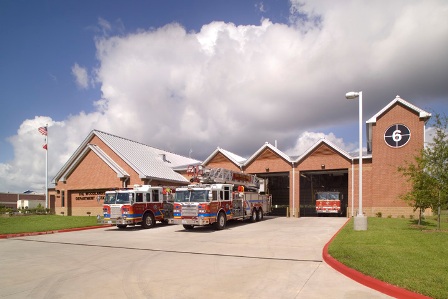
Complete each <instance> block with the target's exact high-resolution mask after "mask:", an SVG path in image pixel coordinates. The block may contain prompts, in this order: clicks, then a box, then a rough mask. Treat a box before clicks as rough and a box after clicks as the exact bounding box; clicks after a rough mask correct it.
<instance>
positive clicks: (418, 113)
mask: <svg viewBox="0 0 448 299" xmlns="http://www.w3.org/2000/svg"><path fill="white" fill-rule="evenodd" d="M430 117H431V114H430V113H428V112H426V111H423V110H422V109H420V108H418V107H416V106H414V105H412V104H410V103H409V102H407V101H405V100H403V99H401V98H400V97H399V96H397V97H396V98H395V99H394V100H392V101H391V102H390V103H389V104H388V105H386V106H385V107H384V108H383V109H382V110H381V111H379V112H378V113H377V114H376V115H374V116H373V117H372V118H370V119H369V120H368V121H367V122H366V128H367V138H366V139H367V144H366V147H367V152H365V153H364V155H363V159H362V161H363V211H364V213H365V214H366V215H367V216H374V215H375V214H376V213H377V212H381V213H382V214H383V215H384V216H388V215H391V216H394V217H397V216H402V215H403V216H409V215H411V214H413V211H412V208H411V207H409V206H407V205H406V203H405V202H404V201H403V200H401V199H400V198H399V197H400V195H401V194H403V193H404V192H406V191H407V190H409V184H408V183H407V181H406V178H405V177H403V176H402V175H401V174H400V173H399V172H398V171H397V169H398V166H400V165H403V163H405V162H406V161H412V160H413V157H414V156H416V155H417V154H418V152H419V150H421V149H422V148H423V146H424V133H425V124H426V122H427V121H428V120H429V118H430ZM198 164H202V165H203V166H205V167H209V168H215V167H223V168H227V169H231V170H235V171H242V172H245V173H251V174H256V175H257V176H259V177H262V178H267V179H268V190H269V192H270V193H271V194H272V198H273V205H274V207H275V208H274V213H276V214H279V215H286V213H287V212H288V213H290V215H292V216H296V217H297V216H301V217H302V216H315V215H316V213H315V198H314V194H315V192H318V191H339V192H341V193H342V194H343V200H342V206H343V215H344V216H345V215H348V216H351V215H353V213H355V214H356V212H357V207H358V177H359V176H358V166H359V161H358V155H357V154H356V155H352V154H350V153H348V152H345V151H344V150H342V149H340V148H338V147H337V146H336V145H334V144H333V143H331V142H330V141H328V140H325V139H323V140H320V141H318V142H317V143H316V144H314V145H313V146H312V147H311V148H310V149H308V150H307V151H306V152H305V153H303V154H301V155H300V156H296V157H290V156H288V155H286V154H285V153H283V152H282V151H280V150H279V149H278V148H277V147H275V146H273V145H272V144H270V143H265V144H263V145H262V146H261V147H260V148H259V149H258V150H257V151H256V152H255V153H254V154H253V155H252V156H250V157H249V158H243V157H241V156H239V155H237V154H234V153H232V152H230V151H227V150H224V149H221V148H217V149H216V150H215V151H214V152H213V153H211V154H210V155H209V157H208V158H206V159H205V160H204V161H203V162H202V163H201V162H200V161H197V160H194V159H190V158H187V157H182V156H179V155H176V154H173V153H169V152H165V151H162V150H158V149H154V148H152V147H149V146H147V145H144V144H140V143H137V142H134V141H131V140H127V139H125V138H121V137H118V136H114V135H111V134H107V133H104V132H101V131H97V130H94V131H92V132H91V133H90V135H89V136H88V137H87V138H86V139H85V141H84V142H83V143H82V144H81V145H80V147H79V148H78V150H77V151H76V152H75V153H74V154H73V156H72V157H71V158H70V159H69V161H68V162H67V163H66V164H65V165H64V166H63V168H62V169H61V170H60V171H59V172H58V174H57V175H56V177H55V179H54V182H55V184H56V188H55V192H54V194H52V195H51V196H50V202H52V201H54V206H55V211H56V213H58V214H60V213H61V212H63V213H64V214H66V215H86V214H87V212H90V213H91V214H93V215H97V214H101V198H102V195H103V194H104V192H105V191H106V190H108V189H110V188H113V187H123V186H132V185H134V184H152V185H164V186H166V185H171V186H176V185H177V186H178V185H186V184H188V180H187V178H186V177H185V171H186V167H187V166H188V165H198Z"/></svg>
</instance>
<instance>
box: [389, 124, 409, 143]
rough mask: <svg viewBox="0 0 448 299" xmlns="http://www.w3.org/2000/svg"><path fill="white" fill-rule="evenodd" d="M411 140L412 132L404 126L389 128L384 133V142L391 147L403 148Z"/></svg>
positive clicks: (397, 125) (398, 125) (396, 125)
mask: <svg viewBox="0 0 448 299" xmlns="http://www.w3.org/2000/svg"><path fill="white" fill-rule="evenodd" d="M409 139H411V130H409V128H408V127H406V126H405V125H402V124H395V125H392V126H390V127H389V129H387V130H386V132H385V133H384V141H385V142H386V144H387V145H388V146H390V147H394V148H397V147H402V146H404V145H405V144H406V143H408V141H409Z"/></svg>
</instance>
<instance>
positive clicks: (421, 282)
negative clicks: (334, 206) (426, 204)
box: [328, 216, 448, 298]
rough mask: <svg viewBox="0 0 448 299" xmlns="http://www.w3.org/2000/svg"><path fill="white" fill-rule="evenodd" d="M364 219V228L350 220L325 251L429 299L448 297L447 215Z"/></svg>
mask: <svg viewBox="0 0 448 299" xmlns="http://www.w3.org/2000/svg"><path fill="white" fill-rule="evenodd" d="M423 224H424V225H421V226H418V225H417V221H416V220H410V219H403V218H368V228H367V231H354V230H353V219H351V220H350V222H349V223H347V225H346V226H345V227H344V228H343V229H342V230H341V231H340V233H339V234H338V235H337V236H336V237H335V239H334V240H333V242H332V243H331V244H330V246H329V250H328V252H329V254H330V255H331V256H332V257H334V258H335V259H337V260H338V261H340V262H341V263H343V264H345V265H347V266H348V267H351V268H354V269H356V270H358V271H360V272H362V273H364V274H366V275H369V276H371V277H375V278H377V279H380V280H382V281H385V282H388V283H391V284H393V285H396V286H399V287H402V288H405V289H408V290H410V291H414V292H417V293H420V294H424V295H426V296H429V297H433V298H448V260H447V259H448V218H447V217H446V216H445V217H444V218H443V219H442V221H441V229H440V231H438V230H437V222H436V221H435V220H434V218H433V217H430V219H428V218H427V219H426V221H425V222H424V223H423Z"/></svg>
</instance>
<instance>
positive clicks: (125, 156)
mask: <svg viewBox="0 0 448 299" xmlns="http://www.w3.org/2000/svg"><path fill="white" fill-rule="evenodd" d="M94 136H97V137H98V138H99V139H100V140H101V141H103V142H104V143H105V144H106V145H107V146H108V147H109V148H110V149H111V150H112V151H113V152H114V153H116V154H117V155H118V156H119V157H120V158H121V159H122V160H123V161H125V162H126V164H128V165H129V166H130V167H131V168H132V169H133V170H134V171H135V172H137V173H138V175H139V177H140V178H142V179H161V180H166V181H173V182H181V183H184V182H188V180H187V179H186V178H185V177H183V176H182V175H181V174H179V173H177V172H175V171H174V170H173V168H175V167H180V166H182V165H188V164H197V163H200V161H198V160H195V159H191V158H187V157H184V156H180V155H177V154H174V153H171V152H167V151H164V150H161V149H157V148H154V147H150V146H148V145H146V144H143V143H139V142H136V141H132V140H129V139H126V138H122V137H119V136H116V135H112V134H109V133H105V132H102V131H98V130H92V132H90V134H89V135H88V136H87V137H86V138H85V139H84V141H83V142H82V143H81V145H80V146H79V147H78V149H77V150H76V151H75V153H74V154H73V155H72V156H71V157H70V159H69V160H68V161H67V162H66V163H65V165H64V166H63V167H62V168H61V170H60V171H59V172H58V173H57V174H56V176H55V178H54V179H53V182H57V181H59V180H65V179H66V178H67V176H68V175H69V174H70V173H71V172H72V171H73V170H74V168H76V166H77V165H78V164H79V163H80V161H81V160H82V158H83V157H84V156H85V155H86V154H87V153H88V152H89V150H92V151H93V152H94V153H95V154H96V155H98V157H100V158H101V159H102V160H103V161H104V162H105V163H106V164H108V165H109V166H110V167H111V168H112V169H113V170H114V171H115V172H116V173H117V176H118V177H125V176H129V174H127V173H126V171H124V170H123V169H122V168H121V167H120V166H119V165H118V164H117V163H116V162H115V161H113V159H112V158H111V157H109V156H108V155H107V154H106V153H105V152H104V151H103V150H101V149H100V148H99V146H97V145H95V144H89V142H90V141H91V140H92V138H93V137H94Z"/></svg>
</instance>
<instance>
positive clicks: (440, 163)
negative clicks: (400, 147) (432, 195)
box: [423, 114, 448, 229]
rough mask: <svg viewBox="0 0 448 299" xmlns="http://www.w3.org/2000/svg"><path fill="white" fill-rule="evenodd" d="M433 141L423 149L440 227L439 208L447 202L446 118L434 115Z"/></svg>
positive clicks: (447, 133) (447, 134)
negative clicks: (434, 194) (435, 192)
mask: <svg viewBox="0 0 448 299" xmlns="http://www.w3.org/2000/svg"><path fill="white" fill-rule="evenodd" d="M434 120H435V121H434V130H435V132H434V135H433V141H432V142H431V143H430V144H429V146H428V147H426V148H425V149H424V150H423V155H424V159H425V160H426V161H427V165H426V166H427V167H426V171H427V172H428V174H429V175H430V176H431V177H432V179H433V184H432V186H433V188H434V189H435V191H437V193H438V196H437V198H436V201H437V210H438V213H437V216H438V228H439V229H440V209H441V208H442V207H444V208H446V206H447V204H448V197H447V195H448V131H447V129H448V118H447V116H446V115H443V116H441V115H440V114H436V115H435V119H434Z"/></svg>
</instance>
